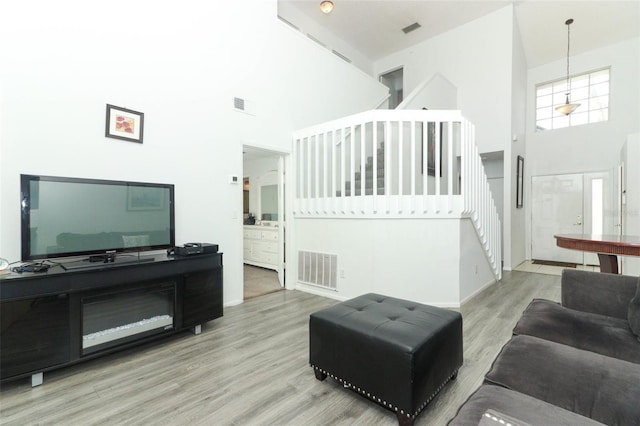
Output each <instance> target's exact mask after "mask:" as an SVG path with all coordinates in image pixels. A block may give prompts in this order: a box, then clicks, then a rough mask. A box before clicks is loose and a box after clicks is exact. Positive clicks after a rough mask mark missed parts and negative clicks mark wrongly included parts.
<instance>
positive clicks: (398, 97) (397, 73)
mask: <svg viewBox="0 0 640 426" xmlns="http://www.w3.org/2000/svg"><path fill="white" fill-rule="evenodd" d="M403 80H404V71H403V69H402V68H398V69H395V70H393V71H389V72H388V73H385V74H381V75H380V83H382V84H384V85H385V86H387V87H388V88H389V109H396V107H397V106H398V105H400V103H401V102H402V100H403V95H404V90H403Z"/></svg>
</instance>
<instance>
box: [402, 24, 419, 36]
mask: <svg viewBox="0 0 640 426" xmlns="http://www.w3.org/2000/svg"><path fill="white" fill-rule="evenodd" d="M421 26H422V25H420V24H418V23H417V22H414V23H413V24H411V25H409V26H406V27H404V28H403V29H402V32H404V33H405V34H409V33H410V32H411V31H415V30H417V29H418V28H420V27H421Z"/></svg>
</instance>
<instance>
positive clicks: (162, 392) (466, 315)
mask: <svg viewBox="0 0 640 426" xmlns="http://www.w3.org/2000/svg"><path fill="white" fill-rule="evenodd" d="M559 283H560V277H558V276H552V275H542V274H534V273H527V272H506V273H505V274H504V277H503V280H502V281H501V282H499V283H497V284H495V285H493V286H491V287H489V288H488V289H487V290H485V291H484V292H482V293H481V294H479V295H478V296H477V297H475V298H474V299H473V300H471V301H470V302H469V303H467V304H466V305H464V306H463V308H462V309H461V311H462V314H463V321H464V326H463V327H464V354H465V356H464V365H463V367H462V368H461V369H460V372H459V375H458V378H457V380H455V381H453V382H451V383H450V384H449V385H447V386H446V387H445V388H444V389H443V390H442V391H441V392H440V394H439V395H438V396H437V397H436V398H435V399H434V400H433V401H432V402H431V403H430V405H429V406H428V407H427V408H426V409H425V411H424V412H423V413H422V414H421V415H420V416H419V417H418V418H417V420H416V425H444V424H446V422H447V421H448V420H449V419H450V418H452V417H453V416H454V415H455V413H456V410H457V408H458V406H459V405H460V404H462V403H463V402H464V401H465V399H466V398H467V397H468V395H469V394H471V393H472V392H473V391H474V390H475V389H476V388H477V387H478V386H479V385H480V383H481V382H482V378H483V376H484V374H485V373H486V372H487V371H488V370H489V368H490V365H491V362H492V361H493V359H494V358H495V356H496V355H497V353H498V351H499V350H500V348H501V347H502V345H503V344H504V343H506V342H507V340H508V339H509V338H510V336H511V330H512V328H513V326H514V325H515V323H516V321H517V319H518V318H519V317H520V314H521V313H522V311H523V310H524V308H525V307H526V306H527V304H528V303H529V302H530V301H531V300H532V298H534V297H538V298H547V299H551V300H559V297H560V284H559ZM335 303H336V301H334V300H331V299H326V298H323V297H319V296H314V295H311V294H307V293H303V292H299V291H280V292H276V293H271V294H268V295H266V296H261V297H257V298H253V299H250V300H248V301H247V302H245V303H243V304H241V305H238V306H233V307H229V308H226V309H225V312H224V317H223V318H219V319H217V320H214V321H211V322H209V323H207V324H206V325H205V326H203V331H202V334H200V335H192V334H190V333H188V332H185V333H181V334H179V335H176V336H172V337H170V338H167V339H163V340H160V341H157V342H154V343H151V344H148V345H146V346H142V347H139V348H135V349H131V350H127V351H123V352H120V353H117V354H113V355H110V356H107V357H104V358H100V359H96V360H92V361H88V362H86V363H83V364H78V365H75V366H71V367H68V368H64V369H61V370H56V371H52V372H48V373H45V375H44V384H43V385H42V386H39V387H36V388H31V386H30V381H29V380H27V379H24V380H19V381H14V382H10V383H6V384H4V385H2V389H1V390H0V424H2V425H6V426H8V425H35V424H54V425H57V424H60V425H145V426H146V425H396V424H397V420H396V416H395V415H394V414H393V413H391V412H390V411H388V410H386V409H384V408H382V407H380V406H378V405H376V404H374V403H372V402H370V401H368V400H366V399H364V398H362V397H361V396H359V395H357V394H355V393H354V392H352V391H350V390H347V389H344V388H342V387H341V386H340V385H339V384H338V383H337V382H335V381H333V380H331V379H327V380H325V381H324V382H320V381H317V380H316V379H315V377H314V374H313V371H312V369H311V367H309V364H308V345H309V344H308V319H309V314H310V313H312V312H314V311H317V310H319V309H322V308H324V307H327V306H330V305H332V304H335Z"/></svg>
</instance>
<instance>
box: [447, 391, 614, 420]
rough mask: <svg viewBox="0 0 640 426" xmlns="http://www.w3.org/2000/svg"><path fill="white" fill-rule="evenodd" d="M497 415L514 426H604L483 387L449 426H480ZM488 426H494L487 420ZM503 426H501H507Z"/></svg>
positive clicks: (527, 398)
mask: <svg viewBox="0 0 640 426" xmlns="http://www.w3.org/2000/svg"><path fill="white" fill-rule="evenodd" d="M487 411H489V412H491V411H493V412H494V413H496V417H500V418H502V419H503V420H507V418H509V420H511V421H510V422H509V423H510V424H513V425H520V426H524V425H531V426H547V425H557V426H569V425H574V426H592V425H601V424H602V423H599V422H597V421H595V420H591V419H588V418H586V417H584V416H581V415H579V414H576V413H572V412H571V411H568V410H565V409H562V408H560V407H556V406H555V405H552V404H549V403H547V402H544V401H541V400H539V399H536V398H532V397H530V396H528V395H525V394H522V393H520V392H516V391H512V390H509V389H506V388H503V387H500V386H494V385H488V384H485V385H481V386H480V387H479V388H478V389H477V390H476V391H475V392H474V393H473V394H472V395H471V396H470V397H469V399H467V401H466V402H465V403H464V404H463V405H462V406H461V407H460V408H459V409H458V413H457V415H456V417H454V418H453V419H452V420H451V421H450V422H449V426H467V425H468V426H471V425H473V426H476V425H478V423H481V421H483V420H484V417H483V416H484V413H486V412H487ZM485 423H488V424H491V423H490V422H488V421H486V420H485ZM504 424H505V423H502V424H501V425H504Z"/></svg>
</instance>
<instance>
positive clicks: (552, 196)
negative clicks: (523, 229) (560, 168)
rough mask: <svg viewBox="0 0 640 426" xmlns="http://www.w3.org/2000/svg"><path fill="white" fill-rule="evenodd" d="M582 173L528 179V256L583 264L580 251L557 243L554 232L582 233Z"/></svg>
mask: <svg viewBox="0 0 640 426" xmlns="http://www.w3.org/2000/svg"><path fill="white" fill-rule="evenodd" d="M583 217H584V214H583V175H582V174H568V175H554V176H534V177H532V178H531V258H532V259H534V260H550V261H556V262H569V263H577V264H582V263H583V253H582V252H581V251H577V250H568V249H564V248H560V247H558V246H557V245H556V239H555V238H554V237H553V236H554V235H556V234H582V233H583Z"/></svg>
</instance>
